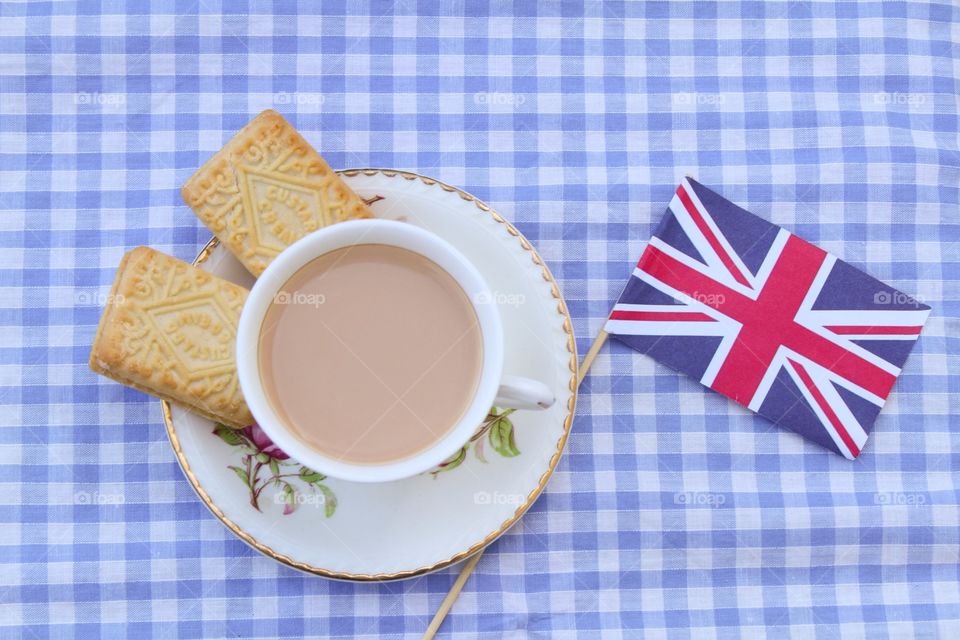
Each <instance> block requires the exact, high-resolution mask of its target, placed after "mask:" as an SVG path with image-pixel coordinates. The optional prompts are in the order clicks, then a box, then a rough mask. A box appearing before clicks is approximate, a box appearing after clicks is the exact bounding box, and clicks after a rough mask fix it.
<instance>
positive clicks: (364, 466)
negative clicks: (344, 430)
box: [237, 220, 554, 482]
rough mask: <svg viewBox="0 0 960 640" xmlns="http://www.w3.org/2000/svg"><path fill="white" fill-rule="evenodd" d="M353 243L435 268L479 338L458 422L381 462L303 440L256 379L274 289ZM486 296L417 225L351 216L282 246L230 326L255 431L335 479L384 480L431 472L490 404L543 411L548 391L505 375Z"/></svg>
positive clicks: (455, 256) (499, 329)
mask: <svg viewBox="0 0 960 640" xmlns="http://www.w3.org/2000/svg"><path fill="white" fill-rule="evenodd" d="M356 244H383V245H391V246H395V247H401V248H403V249H407V250H409V251H413V252H415V253H418V254H420V255H422V256H424V257H425V258H428V259H430V260H432V261H433V262H434V263H436V264H437V265H439V266H440V267H441V268H442V269H443V270H445V271H446V272H447V273H448V274H450V276H451V277H452V278H453V279H454V280H456V282H457V283H458V284H459V285H460V287H461V288H462V289H463V291H464V292H465V293H466V295H467V298H468V299H469V300H470V301H471V304H472V305H473V309H474V311H475V312H476V314H477V319H478V321H479V325H480V333H481V335H482V344H483V356H482V363H481V369H480V379H479V383H478V384H477V388H476V391H475V392H474V395H473V399H472V400H471V401H470V403H469V405H468V407H467V409H466V411H464V413H463V415H462V416H461V418H460V420H459V421H458V422H457V424H456V425H454V426H453V427H452V428H450V429H449V430H448V431H446V435H444V436H443V437H441V438H439V439H438V440H437V441H436V442H434V443H433V444H432V445H431V446H429V447H428V448H427V449H424V450H423V451H421V452H419V453H416V454H414V455H413V456H408V457H405V458H402V459H399V460H393V461H388V462H383V463H356V462H349V461H346V460H342V459H337V458H334V457H331V456H329V455H326V454H324V453H321V452H320V451H318V450H316V449H314V448H313V447H311V446H309V445H308V444H306V443H304V442H303V441H302V440H300V438H298V437H297V436H296V435H295V434H294V432H293V431H292V430H291V428H290V427H289V426H288V425H287V424H286V423H285V422H284V420H282V419H281V417H280V416H278V415H277V413H276V412H275V411H274V410H273V407H272V406H271V404H270V401H269V400H268V398H267V394H266V392H265V390H264V387H263V383H262V381H261V376H260V364H259V360H260V359H259V357H258V350H259V341H260V335H261V325H262V324H263V320H264V317H265V316H266V313H267V310H268V309H269V307H270V305H271V304H272V302H273V301H274V299H275V297H276V294H277V293H278V292H279V291H280V288H281V287H282V286H283V285H284V283H286V282H287V280H289V279H290V278H291V276H293V275H294V274H295V273H296V272H297V271H299V270H300V268H301V267H303V266H304V265H306V264H307V263H309V262H310V261H312V260H314V259H315V258H318V257H319V256H321V255H324V254H326V253H329V252H331V251H335V250H337V249H341V248H344V247H349V246H352V245H356ZM493 299H494V297H493V296H492V294H491V292H490V288H489V287H488V286H487V283H486V282H485V281H484V279H483V276H481V275H480V272H479V271H478V270H477V268H476V267H475V266H474V265H473V264H472V263H471V262H470V261H469V260H467V258H466V257H465V256H464V255H463V254H462V253H460V252H459V251H457V249H456V248H454V247H453V245H451V244H450V243H448V242H447V241H445V240H443V239H441V238H440V237H439V236H436V235H434V234H433V233H430V232H429V231H425V230H423V229H420V228H419V227H415V226H413V225H410V224H406V223H402V222H394V221H390V220H351V221H347V222H340V223H337V224H335V225H331V226H329V227H325V228H323V229H320V230H319V231H315V232H314V233H312V234H310V235H308V236H306V237H304V238H302V239H301V240H299V241H297V242H296V243H294V244H293V245H291V246H290V247H289V248H287V249H285V250H284V251H283V252H282V253H280V255H279V256H277V258H276V259H274V261H273V262H272V263H270V266H268V267H267V269H266V270H265V271H264V272H263V274H261V276H260V277H259V278H258V279H257V282H256V284H255V285H254V286H253V289H252V290H251V291H250V295H249V297H248V298H247V302H246V304H245V305H244V307H243V312H242V313H241V315H240V326H239V328H238V331H237V369H238V372H239V377H240V387H241V388H242V390H243V395H244V398H245V399H246V401H247V406H248V407H249V408H250V412H251V413H252V414H253V417H254V418H255V419H256V421H257V423H258V424H259V425H260V428H261V429H263V431H264V432H265V433H266V434H267V435H268V436H269V437H270V439H271V440H273V442H274V443H275V444H276V445H277V446H279V447H280V448H281V449H283V451H284V452H286V453H287V454H288V455H290V456H292V457H293V458H294V459H295V460H297V461H298V462H300V463H301V464H303V465H304V466H307V467H309V468H311V469H314V470H316V471H319V472H321V473H325V474H327V475H330V476H332V477H334V478H341V479H344V480H351V481H355V482H389V481H391V480H399V479H401V478H406V477H409V476H413V475H416V474H418V473H421V472H423V471H427V470H429V469H432V468H433V467H435V466H436V465H438V464H440V463H441V462H443V461H444V460H446V459H447V458H449V457H450V456H452V455H453V454H454V453H455V452H456V451H457V450H458V449H459V448H460V447H462V446H463V445H464V444H465V443H466V442H467V441H468V440H469V439H470V437H471V436H472V435H473V434H474V432H475V431H476V429H477V427H478V426H479V425H480V423H481V422H483V420H484V418H485V417H486V415H487V412H488V411H489V409H490V407H491V406H498V407H513V408H516V409H545V408H548V407H550V406H551V405H552V404H553V403H554V396H553V393H552V392H551V391H550V389H549V388H548V387H547V386H546V385H544V384H543V383H541V382H538V381H536V380H531V379H529V378H523V377H520V376H513V375H505V374H504V372H503V326H502V321H501V319H500V312H499V310H498V309H497V305H495V304H492V303H490V302H489V301H491V300H493ZM318 366H322V365H318ZM444 426H446V425H444Z"/></svg>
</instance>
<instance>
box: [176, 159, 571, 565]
mask: <svg viewBox="0 0 960 640" xmlns="http://www.w3.org/2000/svg"><path fill="white" fill-rule="evenodd" d="M341 176H342V177H343V178H344V180H345V181H346V182H347V184H348V185H350V187H351V188H352V189H353V190H354V191H356V192H357V193H358V194H360V196H361V197H363V198H365V199H366V200H367V202H368V203H369V204H370V206H371V209H372V210H373V211H374V214H375V215H376V216H377V217H379V218H387V219H397V220H404V221H406V222H408V223H410V224H415V225H417V226H421V227H423V228H425V229H428V230H430V231H432V232H434V233H436V234H437V235H439V236H441V237H443V238H445V239H446V240H448V241H449V242H451V243H452V244H453V245H454V246H456V247H457V248H458V249H459V250H460V251H461V252H463V253H464V254H465V255H466V256H467V257H468V258H469V259H470V260H471V261H473V262H474V264H475V265H476V266H477V267H478V268H479V270H480V272H481V273H482V274H483V275H484V277H485V278H486V280H487V282H488V283H489V285H490V288H491V290H492V292H493V296H494V298H495V300H493V302H495V303H496V304H498V305H499V307H500V310H501V314H502V317H503V324H504V336H505V343H506V344H505V346H506V349H505V351H506V358H505V367H504V370H505V371H506V372H509V373H514V374H518V375H524V376H529V377H533V378H536V379H537V380H540V381H542V382H544V383H546V384H547V385H548V386H550V387H552V388H553V389H554V393H555V394H556V397H557V402H556V404H554V406H553V407H551V408H550V409H548V410H545V411H515V412H511V411H502V410H499V409H497V408H491V412H490V414H489V415H488V416H487V419H486V420H485V421H484V423H483V424H482V425H478V431H477V433H476V434H475V435H474V436H473V438H472V439H471V440H470V442H469V443H466V445H465V446H464V447H463V448H462V449H461V450H460V451H459V452H458V453H457V454H456V455H454V456H453V457H451V458H450V459H448V460H447V461H446V462H445V463H444V464H442V465H441V466H439V467H437V468H436V469H434V470H433V471H430V472H427V473H424V474H421V475H419V476H416V477H413V478H407V479H405V480H400V481H397V482H389V483H381V484H363V483H352V482H346V481H342V480H338V479H336V478H332V477H326V476H323V475H322V474H320V473H317V472H315V471H313V470H312V469H308V468H306V467H303V466H301V465H300V464H298V463H296V462H295V461H294V460H292V459H291V458H289V457H288V456H287V455H286V454H285V453H284V452H283V451H281V450H280V449H279V448H278V447H277V446H276V445H274V444H273V443H272V442H270V440H269V439H268V438H267V437H266V435H265V434H264V433H263V432H262V431H261V430H260V429H259V427H257V426H256V425H250V426H248V427H247V428H245V429H242V430H233V429H228V428H226V427H223V426H221V425H217V424H215V423H213V422H210V421H209V420H206V419H204V418H201V417H199V416H197V415H194V414H192V413H189V412H187V411H186V410H184V409H180V408H179V407H176V406H173V405H170V404H168V403H167V402H163V415H164V421H165V422H166V426H167V435H168V436H169V437H170V443H171V445H172V446H173V450H174V452H175V453H176V456H177V459H178V460H179V461H180V466H181V467H183V471H184V473H185V474H186V476H187V479H188V480H189V481H190V484H191V485H193V488H194V489H195V490H196V492H197V495H199V496H200V499H201V500H202V501H203V502H204V503H205V504H206V505H207V507H208V508H209V509H210V511H211V512H213V514H214V515H215V516H217V518H219V519H220V520H221V521H222V522H223V524H224V525H226V527H227V528H228V529H230V530H231V531H232V532H233V533H234V534H236V535H237V536H238V537H239V538H240V539H241V540H243V541H244V542H246V543H247V544H249V545H250V546H252V547H253V548H255V549H256V550H257V551H260V552H261V553H263V554H264V555H266V556H269V557H270V558H273V559H274V560H277V561H279V562H282V563H284V564H287V565H289V566H291V567H294V568H297V569H301V570H303V571H307V572H310V573H314V574H317V575H322V576H326V577H330V578H339V579H344V580H394V579H400V578H409V577H413V576H417V575H422V574H424V573H428V572H430V571H435V570H437V569H440V568H443V567H446V566H448V565H450V564H453V563H455V562H458V561H460V560H463V559H464V558H466V557H468V556H470V555H472V554H474V553H476V552H477V551H479V550H481V549H482V548H483V547H485V546H486V545H488V544H490V543H491V542H493V541H494V540H495V539H496V538H497V537H499V536H500V535H501V534H502V533H503V532H505V531H506V530H507V529H509V528H510V526H511V525H513V524H514V523H515V522H516V521H517V520H518V519H519V518H520V516H522V515H523V513H524V512H525V511H526V510H527V509H528V508H529V507H530V505H531V504H533V501H534V500H536V499H537V496H539V495H540V492H541V491H543V488H544V486H545V485H546V483H547V480H549V478H550V475H551V474H552V473H553V469H554V467H555V466H556V464H557V461H558V460H559V458H560V454H561V452H562V451H563V447H564V444H565V443H566V440H567V435H568V433H569V432H570V424H571V422H572V420H573V411H574V405H575V402H576V394H577V391H576V389H577V385H576V373H577V372H576V368H577V357H576V347H575V344H574V339H573V329H572V325H571V323H570V317H569V315H568V313H567V308H566V304H565V303H564V301H563V298H562V296H561V295H560V290H559V289H558V287H557V284H556V282H555V281H554V279H553V276H551V274H550V271H549V270H548V269H547V267H546V265H544V263H543V261H542V260H541V258H540V256H539V255H538V254H537V252H536V251H535V250H534V248H533V247H532V245H531V244H530V243H529V242H528V241H527V240H526V239H525V238H524V237H523V235H521V234H520V232H519V231H517V230H516V229H515V228H514V227H513V226H512V225H511V224H510V223H508V222H507V221H506V220H504V219H503V218H502V217H501V216H500V215H499V214H497V213H496V212H495V211H493V210H492V209H490V208H489V207H488V206H487V205H485V204H483V203H482V202H480V201H479V200H477V199H476V198H474V197H473V196H471V195H469V194H467V193H464V192H463V191H460V190H459V189H456V188H454V187H451V186H448V185H446V184H443V183H441V182H438V181H436V180H432V179H430V178H426V177H423V176H419V175H416V174H413V173H406V172H403V171H393V170H378V169H362V170H349V171H343V172H341ZM195 262H196V264H198V265H200V266H201V268H203V269H205V270H206V271H209V272H211V273H214V274H216V275H218V276H220V277H223V278H226V279H228V280H232V281H234V282H237V283H238V284H241V285H244V286H250V285H251V284H252V277H251V276H250V275H249V274H248V273H247V272H246V271H245V270H244V268H243V267H242V266H241V265H240V263H239V262H237V261H236V260H235V259H234V258H233V256H231V255H230V253H229V252H228V251H227V250H226V249H224V248H223V247H221V246H220V245H219V244H218V243H217V242H216V240H211V242H210V243H209V244H208V245H207V246H206V247H205V248H204V249H203V251H201V252H200V255H199V256H198V257H197V259H196V261H195Z"/></svg>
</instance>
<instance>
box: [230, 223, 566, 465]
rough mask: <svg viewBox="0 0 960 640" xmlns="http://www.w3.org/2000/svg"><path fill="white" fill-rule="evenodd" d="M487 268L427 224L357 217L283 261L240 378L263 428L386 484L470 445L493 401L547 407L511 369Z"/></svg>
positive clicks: (306, 457) (537, 388) (249, 328)
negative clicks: (486, 277) (483, 270)
mask: <svg viewBox="0 0 960 640" xmlns="http://www.w3.org/2000/svg"><path fill="white" fill-rule="evenodd" d="M493 300H494V297H493V296H492V295H491V291H490V289H489V287H488V285H487V283H486V282H485V281H484V279H483V276H482V275H481V274H480V272H479V271H478V270H477V268H476V267H475V266H474V265H473V264H472V263H471V262H470V261H469V260H468V259H467V258H466V257H465V256H464V255H463V254H462V253H460V251H458V250H457V249H456V248H455V247H454V246H452V245H451V244H450V243H448V242H446V241H445V240H443V239H442V238H440V237H439V236H437V235H435V234H433V233H431V232H429V231H425V230H423V229H421V228H419V227H415V226H413V225H410V224H407V223H403V222H395V221H390V220H351V221H347V222H341V223H338V224H335V225H331V226H329V227H325V228H323V229H320V230H318V231H316V232H314V233H312V234H310V235H308V236H306V237H304V238H302V239H301V240H299V241H297V242H296V243H294V244H293V245H291V246H290V247H289V248H287V249H285V250H284V251H283V252H281V253H280V255H279V256H277V257H276V258H275V259H274V261H273V262H272V263H271V264H270V266H268V267H267V269H266V270H265V271H264V272H263V274H261V275H260V277H259V278H258V279H257V282H256V284H255V285H254V286H253V289H252V290H251V291H250V295H249V297H248V298H247V302H246V304H245V305H244V307H243V312H242V314H241V316H240V325H239V328H238V331H237V368H238V372H239V379H240V386H241V389H242V390H243V395H244V398H245V399H246V401H247V406H248V407H249V408H250V412H251V413H252V414H253V416H254V418H255V419H256V420H257V422H258V424H259V425H260V428H261V429H263V430H264V432H265V433H266V434H267V435H268V436H269V437H270V439H271V440H273V442H274V443H276V444H277V445H278V446H279V447H280V448H281V449H283V450H284V451H285V452H286V453H287V454H289V455H290V456H292V457H293V458H294V459H296V460H297V461H298V462H300V463H302V464H303V465H305V466H307V467H309V468H311V469H314V470H316V471H319V472H321V473H325V474H328V475H330V476H332V477H335V478H341V479H344V480H351V481H356V482H388V481H391V480H398V479H401V478H405V477H409V476H413V475H416V474H418V473H421V472H423V471H427V470H429V469H431V468H433V467H435V466H436V465H438V464H440V463H441V462H443V461H444V460H446V459H447V458H449V457H450V456H451V455H453V454H454V453H455V452H456V451H457V450H458V449H459V448H460V447H462V446H463V445H464V444H465V443H466V442H467V441H468V440H469V439H470V437H471V436H472V435H473V433H474V432H475V431H476V429H477V427H478V426H479V425H480V424H481V423H482V422H483V420H484V418H485V417H486V415H487V413H488V411H489V409H490V408H491V407H492V406H498V407H513V408H517V409H545V408H548V407H550V406H551V405H552V404H553V402H554V396H553V393H552V392H551V391H550V389H549V388H548V387H547V386H546V385H545V384H543V383H542V382H539V381H537V380H532V379H529V378H524V377H520V376H515V375H510V374H508V373H505V372H504V340H503V326H502V321H501V318H500V312H499V310H498V308H497V305H496V304H492V301H493Z"/></svg>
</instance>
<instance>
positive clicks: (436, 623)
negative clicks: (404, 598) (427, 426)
mask: <svg viewBox="0 0 960 640" xmlns="http://www.w3.org/2000/svg"><path fill="white" fill-rule="evenodd" d="M606 342H607V332H606V331H604V330H603V329H601V330H600V333H598V334H597V337H596V338H594V340H593V344H591V345H590V350H589V351H587V355H585V356H583V362H582V363H580V368H579V369H578V371H577V385H579V384H580V383H581V382H583V379H584V378H585V377H587V372H588V371H590V367H591V366H593V361H594V359H596V357H597V354H598V353H599V352H600V349H601V347H603V345H604V344H605V343H606ZM482 556H483V549H481V550H480V551H478V552H477V553H475V554H474V555H473V556H472V557H471V558H470V559H469V560H467V562H466V563H465V564H464V565H463V569H461V570H460V575H459V576H457V580H456V581H455V582H454V583H453V586H452V587H450V591H448V592H447V597H446V598H444V599H443V602H442V603H440V608H439V609H438V610H437V613H436V615H434V616H433V620H431V621H430V626H429V627H427V630H426V631H425V632H424V634H423V640H432V639H433V637H434V636H435V635H436V634H437V631H438V630H439V629H440V625H441V624H443V619H444V618H446V617H447V614H448V613H449V612H450V609H451V607H453V603H454V602H456V600H457V596H459V595H460V591H461V590H462V589H463V585H464V584H466V582H467V578H469V577H470V574H471V573H473V569H474V568H475V567H476V566H477V563H478V562H480V558H481V557H482Z"/></svg>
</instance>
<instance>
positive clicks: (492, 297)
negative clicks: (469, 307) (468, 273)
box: [473, 291, 527, 307]
mask: <svg viewBox="0 0 960 640" xmlns="http://www.w3.org/2000/svg"><path fill="white" fill-rule="evenodd" d="M473 301H474V304H478V305H480V304H496V305H499V306H501V307H519V306H520V305H522V304H523V303H525V302H526V301H527V297H526V296H525V295H523V294H522V293H508V292H505V291H482V292H480V293H478V294H476V295H475V296H474V297H473Z"/></svg>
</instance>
